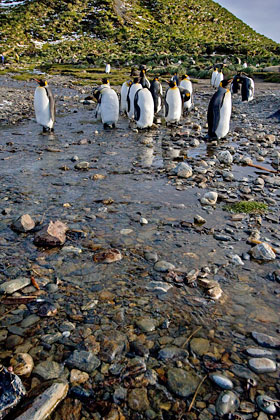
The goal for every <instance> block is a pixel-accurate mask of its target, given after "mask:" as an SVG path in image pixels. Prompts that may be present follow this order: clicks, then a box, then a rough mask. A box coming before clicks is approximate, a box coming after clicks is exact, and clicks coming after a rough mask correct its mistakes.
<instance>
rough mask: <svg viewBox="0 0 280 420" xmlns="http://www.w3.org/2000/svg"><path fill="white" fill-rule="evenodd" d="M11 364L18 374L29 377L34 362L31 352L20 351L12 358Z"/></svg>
mask: <svg viewBox="0 0 280 420" xmlns="http://www.w3.org/2000/svg"><path fill="white" fill-rule="evenodd" d="M10 365H11V366H12V367H13V370H14V373H15V374H16V375H19V376H27V377H28V376H30V374H31V372H32V370H33V367H34V362H33V358H32V357H31V356H30V354H28V353H18V354H16V355H15V356H14V357H13V358H12V359H11V360H10Z"/></svg>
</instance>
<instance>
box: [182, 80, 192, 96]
mask: <svg viewBox="0 0 280 420" xmlns="http://www.w3.org/2000/svg"><path fill="white" fill-rule="evenodd" d="M180 87H182V88H183V89H186V90H188V91H189V92H190V94H191V95H192V92H193V88H192V82H191V81H190V80H186V79H184V80H182V81H181V82H180Z"/></svg>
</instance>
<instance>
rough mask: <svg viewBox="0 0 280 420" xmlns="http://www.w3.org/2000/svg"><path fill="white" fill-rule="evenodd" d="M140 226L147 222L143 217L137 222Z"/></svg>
mask: <svg viewBox="0 0 280 420" xmlns="http://www.w3.org/2000/svg"><path fill="white" fill-rule="evenodd" d="M139 222H140V224H141V225H147V224H148V223H149V222H148V220H147V219H146V218H145V217H141V218H140V220H139Z"/></svg>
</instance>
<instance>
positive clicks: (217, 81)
mask: <svg viewBox="0 0 280 420" xmlns="http://www.w3.org/2000/svg"><path fill="white" fill-rule="evenodd" d="M222 80H224V75H223V72H222V68H220V69H218V74H217V76H216V78H215V82H214V87H215V88H219V87H220V83H221V81H222Z"/></svg>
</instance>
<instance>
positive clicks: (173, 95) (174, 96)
mask: <svg viewBox="0 0 280 420" xmlns="http://www.w3.org/2000/svg"><path fill="white" fill-rule="evenodd" d="M168 84H169V88H168V89H167V91H166V93H165V100H164V105H165V121H166V122H167V123H168V124H176V123H178V122H179V121H180V118H181V115H182V99H181V93H180V89H179V88H178V86H177V84H176V82H174V81H172V80H171V81H170V82H169V83H168Z"/></svg>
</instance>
